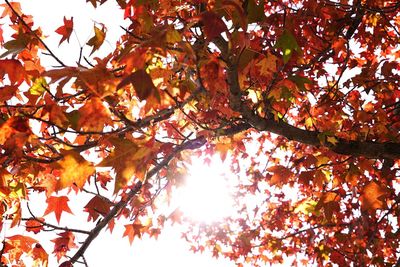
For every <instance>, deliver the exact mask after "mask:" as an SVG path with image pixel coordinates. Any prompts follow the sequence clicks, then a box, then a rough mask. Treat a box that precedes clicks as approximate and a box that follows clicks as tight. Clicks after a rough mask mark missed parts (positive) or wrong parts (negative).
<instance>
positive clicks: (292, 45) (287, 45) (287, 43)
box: [275, 30, 300, 63]
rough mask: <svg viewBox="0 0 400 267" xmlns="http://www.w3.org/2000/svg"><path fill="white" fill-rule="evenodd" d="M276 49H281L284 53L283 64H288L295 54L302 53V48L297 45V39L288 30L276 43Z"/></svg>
mask: <svg viewBox="0 0 400 267" xmlns="http://www.w3.org/2000/svg"><path fill="white" fill-rule="evenodd" d="M275 47H277V48H281V49H282V52H283V62H284V63H287V62H288V61H289V59H290V57H291V56H292V55H293V52H294V51H296V52H300V47H299V45H298V44H297V41H296V38H295V37H294V36H293V34H292V33H291V32H289V31H287V30H285V31H284V32H283V34H282V35H281V36H280V37H279V38H278V40H277V41H276V44H275Z"/></svg>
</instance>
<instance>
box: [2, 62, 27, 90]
mask: <svg viewBox="0 0 400 267" xmlns="http://www.w3.org/2000/svg"><path fill="white" fill-rule="evenodd" d="M5 74H7V75H8V79H9V80H10V82H11V85H20V84H21V83H22V82H23V81H24V78H25V69H24V67H23V66H22V64H21V62H19V61H18V60H15V59H2V60H0V78H1V79H3V78H4V75H5Z"/></svg>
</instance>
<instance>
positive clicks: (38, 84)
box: [29, 77, 48, 95]
mask: <svg viewBox="0 0 400 267" xmlns="http://www.w3.org/2000/svg"><path fill="white" fill-rule="evenodd" d="M47 87H48V84H47V82H46V79H45V78H43V77H40V78H37V79H35V81H34V82H33V85H32V86H31V88H29V92H30V93H31V94H32V95H42V94H43V93H44V92H46V88H47Z"/></svg>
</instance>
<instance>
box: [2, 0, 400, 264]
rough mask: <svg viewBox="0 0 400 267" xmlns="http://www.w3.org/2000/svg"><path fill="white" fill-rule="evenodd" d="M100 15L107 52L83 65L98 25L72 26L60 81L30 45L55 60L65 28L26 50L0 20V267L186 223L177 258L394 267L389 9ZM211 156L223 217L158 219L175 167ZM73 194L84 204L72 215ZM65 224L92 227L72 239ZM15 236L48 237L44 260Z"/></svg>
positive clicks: (323, 5) (38, 34) (306, 7)
mask: <svg viewBox="0 0 400 267" xmlns="http://www.w3.org/2000/svg"><path fill="white" fill-rule="evenodd" d="M106 1H107V0H87V1H86V2H88V3H84V1H82V5H84V4H91V5H93V6H94V7H98V6H100V5H102V4H104V3H105V2H106ZM108 1H112V0H108ZM116 4H118V5H119V7H120V9H121V12H120V13H119V14H110V16H121V17H122V18H123V19H125V22H126V23H127V25H128V26H127V27H124V28H123V29H124V34H123V35H122V36H121V37H120V39H119V40H118V42H117V43H115V44H111V45H110V46H109V47H110V48H109V53H108V55H106V56H104V57H99V56H96V55H97V50H98V49H99V48H101V47H102V46H103V45H104V43H105V42H104V41H105V38H106V35H107V19H110V18H105V19H104V21H101V22H96V23H94V27H93V25H89V26H88V27H91V28H93V31H92V36H91V38H89V39H88V40H87V43H85V44H82V49H81V50H80V51H74V54H75V55H76V62H75V64H72V65H71V64H69V65H67V64H66V63H64V61H65V60H64V59H63V56H60V55H58V54H57V50H56V49H53V50H52V49H50V48H49V46H48V45H47V44H46V36H48V35H58V36H59V37H60V41H59V45H60V46H68V42H69V41H70V39H71V38H74V37H73V35H72V33H73V31H74V27H75V26H74V18H72V17H71V18H69V17H64V18H60V20H59V24H60V27H59V28H58V29H57V30H56V31H55V32H42V30H41V29H40V27H38V26H36V25H35V18H34V17H32V16H30V15H29V14H25V13H24V10H23V5H22V7H21V5H20V4H19V3H18V2H10V1H8V0H5V2H4V3H3V4H1V9H2V11H1V12H2V13H1V16H0V18H1V24H0V44H1V56H0V57H1V58H0V78H1V82H0V86H1V87H0V102H1V103H0V164H1V165H2V167H1V169H0V178H1V179H0V201H1V204H2V205H0V213H1V215H2V217H1V225H2V227H10V226H9V225H10V224H11V227H20V228H21V229H24V231H21V234H18V235H12V236H6V237H5V239H4V241H3V248H2V250H1V260H2V262H3V264H5V265H7V266H23V260H22V259H23V258H26V257H31V258H32V260H33V262H34V264H36V266H46V265H47V261H48V257H56V258H57V259H58V261H59V263H60V266H63V267H66V266H72V265H74V266H76V265H78V264H79V262H81V263H82V262H83V263H84V264H86V263H85V258H84V253H85V251H86V249H87V248H88V247H89V246H90V244H91V242H92V241H93V240H94V239H95V238H96V237H98V236H99V235H101V232H102V230H105V229H107V228H108V229H110V230H111V231H112V229H113V227H114V225H115V224H119V223H123V224H124V225H123V226H124V227H125V233H124V236H126V237H127V238H128V239H129V241H130V242H134V240H135V239H136V238H140V237H141V236H142V235H150V236H155V237H156V236H157V235H158V234H159V233H160V231H162V228H163V225H164V224H165V223H166V222H167V221H173V222H176V223H182V224H185V223H186V224H185V225H186V231H185V233H184V235H185V237H186V239H187V240H188V241H189V242H191V243H192V245H193V250H195V251H203V250H210V251H212V253H213V254H214V255H215V256H223V257H227V258H229V259H231V260H233V261H235V262H236V263H237V264H238V266H243V265H244V266H245V265H247V266H265V264H268V263H270V264H274V263H278V262H282V261H283V256H285V255H288V256H293V257H294V258H295V259H296V262H297V263H298V264H300V265H301V264H307V263H308V262H312V263H314V264H318V265H321V266H322V265H323V266H329V265H331V266H334V265H335V264H336V265H338V266H350V265H351V264H354V266H393V265H396V266H400V251H399V249H400V247H399V241H400V238H399V236H400V230H399V229H400V228H399V225H400V206H399V202H400V195H399V194H400V186H399V176H400V89H399V81H400V60H399V58H400V46H399V43H400V2H399V1H395V0H389V1H383V0H374V1H373V0H340V1H330V0H324V1H322V0H274V1H264V0H191V1H190V0H189V1H181V0H179V1H178V0H162V1H153V0H148V1H141V0H116ZM49 23H50V22H49ZM86 26H87V25H86ZM85 52H86V53H85ZM71 53H72V52H71ZM69 56H70V55H69ZM44 57H46V58H47V60H48V58H50V59H51V60H52V64H53V65H50V66H47V65H44V64H42V62H43V58H44ZM214 154H216V155H219V157H221V159H223V160H225V159H226V158H229V159H230V160H231V169H232V172H233V173H234V174H235V175H237V176H238V177H240V179H239V183H238V184H237V185H235V193H234V194H235V200H236V207H235V208H236V210H237V212H236V213H235V214H232V215H231V216H230V217H228V218H224V220H223V221H219V222H216V223H213V224H206V225H205V224H201V223H196V222H190V219H189V218H185V216H184V215H182V213H181V212H180V211H179V210H175V211H174V212H173V213H172V214H163V213H162V212H157V209H158V208H159V204H158V202H157V201H156V199H157V197H159V196H160V195H163V196H164V197H165V198H166V199H168V198H170V197H171V196H173V194H174V192H175V189H176V188H177V187H178V186H179V185H180V184H181V183H182V179H184V178H182V177H184V175H185V173H186V168H187V164H185V162H187V161H190V157H194V156H196V157H198V158H199V159H201V160H204V164H207V162H208V161H210V159H211V156H212V155H214ZM208 186H209V187H213V184H212V183H210V184H209V185H208ZM34 194H40V195H44V196H45V199H46V202H45V203H42V204H41V205H44V206H46V209H45V212H44V214H34V213H33V212H32V211H31V210H30V209H29V205H31V206H32V205H33V203H32V204H31V203H30V197H31V196H32V195H34ZM76 194H78V195H87V196H88V197H89V199H90V200H89V201H88V202H87V203H85V204H84V206H83V205H82V209H81V210H73V211H72V210H71V208H70V206H69V201H70V199H71V198H72V197H74V196H75V195H76ZM249 196H255V199H256V200H257V203H256V204H254V203H253V202H254V201H253V202H252V204H251V205H250V202H249V201H247V199H248V198H249ZM204 198H207V192H204ZM36 205H37V203H36ZM53 213H54V215H55V217H56V220H57V223H56V224H53V223H50V222H49V220H48V217H49V216H48V215H49V214H53ZM64 213H73V214H74V216H76V217H77V220H78V219H82V218H83V221H85V219H86V218H87V219H88V221H92V222H95V223H93V224H88V225H91V226H92V227H91V228H89V229H88V228H85V227H83V228H82V229H73V228H70V227H68V225H65V223H63V214H64ZM6 223H7V225H6ZM25 229H26V231H27V232H30V233H33V234H37V233H40V232H42V231H46V230H52V231H50V232H49V234H48V236H49V240H52V241H53V242H54V250H53V251H45V250H44V249H43V247H42V246H41V244H40V243H41V242H42V240H38V239H37V238H35V235H30V234H27V233H26V232H25ZM23 233H25V234H23Z"/></svg>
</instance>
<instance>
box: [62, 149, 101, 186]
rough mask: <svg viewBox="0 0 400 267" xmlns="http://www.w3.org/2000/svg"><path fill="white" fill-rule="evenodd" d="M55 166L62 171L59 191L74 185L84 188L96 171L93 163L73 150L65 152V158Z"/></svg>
mask: <svg viewBox="0 0 400 267" xmlns="http://www.w3.org/2000/svg"><path fill="white" fill-rule="evenodd" d="M54 166H55V167H56V168H57V169H58V170H59V171H60V179H59V181H58V185H57V189H58V190H61V189H64V188H66V187H70V186H72V185H76V186H77V187H78V188H82V187H83V185H84V184H85V183H86V181H87V179H88V178H89V176H91V175H92V174H93V173H94V171H95V169H94V167H93V165H92V164H91V163H89V162H88V161H87V160H85V159H84V158H83V157H82V156H81V155H80V154H79V153H78V152H76V151H73V150H66V151H64V152H63V158H62V159H61V160H59V161H58V162H56V163H55V164H54Z"/></svg>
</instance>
